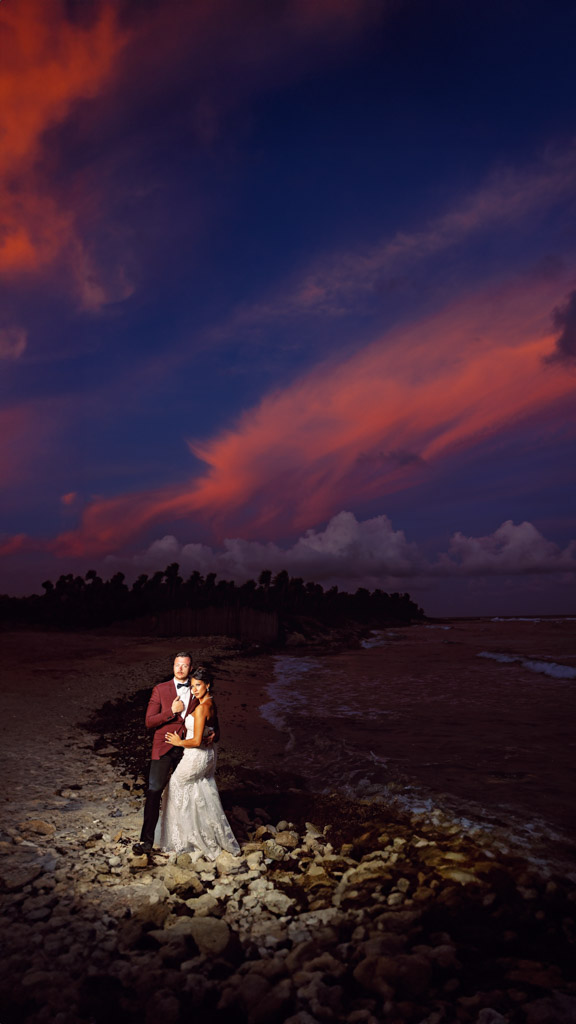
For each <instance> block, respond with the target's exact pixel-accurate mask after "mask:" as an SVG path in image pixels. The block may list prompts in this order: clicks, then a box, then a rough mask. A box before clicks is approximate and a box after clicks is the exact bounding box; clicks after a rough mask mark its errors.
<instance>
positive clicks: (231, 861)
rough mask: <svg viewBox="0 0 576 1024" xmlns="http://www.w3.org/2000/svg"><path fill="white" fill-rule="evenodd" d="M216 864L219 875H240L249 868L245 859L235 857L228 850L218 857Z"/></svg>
mask: <svg viewBox="0 0 576 1024" xmlns="http://www.w3.org/2000/svg"><path fill="white" fill-rule="evenodd" d="M215 864H216V870H217V872H218V874H219V875H238V874H240V872H242V871H246V869H247V867H248V865H247V864H246V861H245V860H244V857H242V856H240V857H235V856H234V855H233V854H232V853H227V851H226V850H224V851H223V852H222V853H221V854H220V856H219V857H217V859H216V861H215Z"/></svg>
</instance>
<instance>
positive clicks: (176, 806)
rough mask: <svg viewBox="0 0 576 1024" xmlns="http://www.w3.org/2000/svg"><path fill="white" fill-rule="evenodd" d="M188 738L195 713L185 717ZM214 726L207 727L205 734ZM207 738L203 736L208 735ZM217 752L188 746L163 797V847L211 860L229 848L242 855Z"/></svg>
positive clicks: (160, 838) (159, 831)
mask: <svg viewBox="0 0 576 1024" xmlns="http://www.w3.org/2000/svg"><path fill="white" fill-rule="evenodd" d="M185 725H186V737H185V738H186V739H187V740H189V739H192V737H193V736H194V716H193V715H187V716H186V719H185ZM210 732H213V729H212V728H211V727H210V726H206V727H205V728H204V737H206V736H207V735H208V734H209V733H210ZM204 737H203V738H204ZM215 768H216V751H215V749H214V746H213V745H210V746H208V745H207V746H201V747H185V748H184V753H183V755H182V759H181V760H180V762H179V763H178V765H177V767H176V768H175V770H174V772H173V773H172V777H171V779H170V782H169V783H168V786H167V787H166V789H165V790H164V796H163V798H162V811H161V814H160V820H159V822H158V826H157V829H156V835H155V837H154V838H155V842H156V844H157V845H158V846H160V847H161V848H162V849H163V850H174V851H176V853H192V852H196V853H202V854H203V855H204V856H205V857H207V858H208V859H209V860H216V857H217V856H218V855H219V854H220V853H222V851H223V850H227V851H228V853H233V854H239V853H240V847H239V846H238V843H237V842H236V839H235V838H234V833H233V832H232V829H231V828H230V825H229V822H228V819H227V817H226V815H225V814H224V809H223V807H222V804H221V802H220V797H219V795H218V789H217V788H216V782H215V781H214V771H215Z"/></svg>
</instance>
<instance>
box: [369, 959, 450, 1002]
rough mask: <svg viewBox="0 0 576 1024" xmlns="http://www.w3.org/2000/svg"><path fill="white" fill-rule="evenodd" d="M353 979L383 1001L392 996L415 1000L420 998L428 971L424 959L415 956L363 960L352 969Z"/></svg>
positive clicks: (423, 991) (426, 984)
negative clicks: (381, 997) (391, 994)
mask: <svg viewBox="0 0 576 1024" xmlns="http://www.w3.org/2000/svg"><path fill="white" fill-rule="evenodd" d="M354 977H355V978H356V980H357V981H359V982H360V984H361V985H363V986H364V988H367V989H368V991H369V992H377V993H378V994H379V995H382V996H384V997H385V998H389V997H390V993H395V994H396V998H398V999H417V998H418V997H419V996H422V995H424V993H425V992H426V990H427V988H428V985H429V984H430V979H431V977H432V968H431V966H430V964H429V963H428V960H427V959H426V958H425V957H423V956H420V955H418V954H415V955H409V954H400V955H399V956H395V957H390V956H378V957H367V958H366V959H365V960H362V961H361V962H360V963H359V964H358V966H357V967H356V969H355V970H354Z"/></svg>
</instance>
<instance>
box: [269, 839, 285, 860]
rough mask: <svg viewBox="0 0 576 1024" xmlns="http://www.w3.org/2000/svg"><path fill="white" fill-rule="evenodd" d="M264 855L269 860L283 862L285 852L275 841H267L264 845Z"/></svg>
mask: <svg viewBox="0 0 576 1024" xmlns="http://www.w3.org/2000/svg"><path fill="white" fill-rule="evenodd" d="M264 855H265V856H266V857H270V859H271V860H284V857H285V856H286V850H285V849H284V847H283V846H280V845H279V843H277V842H276V840H275V839H267V840H266V842H265V843H264Z"/></svg>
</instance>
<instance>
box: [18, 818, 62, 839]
mask: <svg viewBox="0 0 576 1024" xmlns="http://www.w3.org/2000/svg"><path fill="white" fill-rule="evenodd" d="M20 831H21V832H33V833H34V835H38V836H53V835H54V833H55V831H56V826H55V825H51V824H50V822H48V821H43V820H42V819H41V818H30V819H29V821H23V822H21V824H20Z"/></svg>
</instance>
